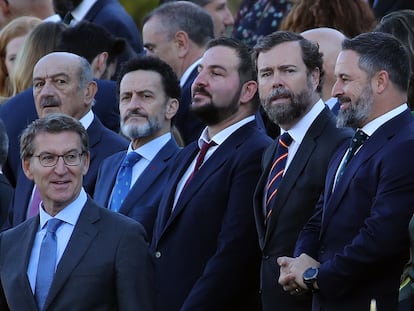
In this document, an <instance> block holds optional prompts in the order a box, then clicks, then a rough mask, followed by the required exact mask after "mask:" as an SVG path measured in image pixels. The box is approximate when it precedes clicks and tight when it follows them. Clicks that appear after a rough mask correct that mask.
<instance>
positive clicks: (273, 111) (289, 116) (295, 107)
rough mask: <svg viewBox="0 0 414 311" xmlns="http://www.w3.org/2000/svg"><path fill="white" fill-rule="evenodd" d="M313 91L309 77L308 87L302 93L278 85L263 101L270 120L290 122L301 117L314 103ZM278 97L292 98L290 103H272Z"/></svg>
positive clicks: (277, 122)
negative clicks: (312, 101)
mask: <svg viewBox="0 0 414 311" xmlns="http://www.w3.org/2000/svg"><path fill="white" fill-rule="evenodd" d="M312 93H313V90H312V86H311V84H310V80H309V79H308V84H307V88H306V89H304V90H303V91H302V92H300V93H297V94H295V93H293V92H291V91H289V90H288V89H286V88H284V87H278V88H276V89H273V90H272V92H271V93H270V94H269V95H268V96H267V97H266V98H265V99H264V100H262V101H261V102H262V106H263V109H264V111H265V112H266V113H267V115H268V117H269V119H270V120H272V121H273V122H274V123H276V124H277V125H283V124H290V123H292V122H293V121H295V120H297V119H299V118H300V117H301V116H302V115H303V114H304V112H305V111H307V109H308V108H309V106H310V105H311V104H312V103H311V98H312V97H313V96H312ZM277 98H290V103H288V104H276V105H272V101H273V100H275V99H277Z"/></svg>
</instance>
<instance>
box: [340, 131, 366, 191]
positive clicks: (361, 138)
mask: <svg viewBox="0 0 414 311" xmlns="http://www.w3.org/2000/svg"><path fill="white" fill-rule="evenodd" d="M367 139H368V135H367V134H365V133H364V132H363V131H362V130H357V131H356V132H355V134H354V136H353V137H352V139H351V143H350V144H349V148H348V150H347V152H346V156H345V159H344V161H343V162H342V165H341V166H340V168H339V170H338V174H336V180H335V185H336V184H337V183H338V181H339V180H340V179H341V177H342V175H343V174H344V171H345V168H346V166H347V165H348V163H349V161H351V159H352V157H353V156H354V155H355V153H356V152H357V150H358V149H359V147H361V146H362V145H363V143H365V141H366V140H367Z"/></svg>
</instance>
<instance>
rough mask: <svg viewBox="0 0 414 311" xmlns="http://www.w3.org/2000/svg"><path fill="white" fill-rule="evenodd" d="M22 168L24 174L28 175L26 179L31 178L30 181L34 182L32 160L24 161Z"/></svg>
mask: <svg viewBox="0 0 414 311" xmlns="http://www.w3.org/2000/svg"><path fill="white" fill-rule="evenodd" d="M22 168H23V172H24V174H25V175H26V177H27V178H29V179H30V180H33V179H34V177H33V174H32V171H31V167H30V158H29V159H24V160H22Z"/></svg>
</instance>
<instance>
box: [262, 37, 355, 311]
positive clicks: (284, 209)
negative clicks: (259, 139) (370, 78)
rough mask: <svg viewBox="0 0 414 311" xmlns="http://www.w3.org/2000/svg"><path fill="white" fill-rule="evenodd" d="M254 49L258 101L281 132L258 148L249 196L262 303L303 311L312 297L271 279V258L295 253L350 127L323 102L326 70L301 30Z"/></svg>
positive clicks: (274, 275) (275, 270) (275, 309)
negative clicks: (258, 165) (339, 124)
mask: <svg viewBox="0 0 414 311" xmlns="http://www.w3.org/2000/svg"><path fill="white" fill-rule="evenodd" d="M255 52H256V53H255V58H256V66H257V71H258V85H259V96H260V100H261V103H262V106H263V108H264V110H265V111H266V113H267V114H268V116H269V119H271V120H272V121H273V122H274V123H276V124H277V125H278V126H280V128H281V135H280V136H279V137H278V138H277V139H276V140H275V141H274V143H273V144H272V145H271V146H270V147H269V148H268V149H267V150H266V152H265V153H264V156H263V159H262V175H261V177H260V180H259V182H258V184H257V187H256V192H255V196H254V212H255V219H256V227H257V232H258V236H259V243H260V248H261V251H262V255H263V256H262V263H261V300H262V307H263V310H264V311H267V310H272V311H280V310H286V311H302V310H303V311H305V310H306V311H307V310H309V309H310V306H311V299H310V297H306V296H304V297H300V298H299V297H296V296H294V295H290V294H289V293H286V292H284V291H283V288H282V287H281V286H280V285H279V284H278V283H277V280H278V278H279V266H278V264H277V262H276V259H277V258H278V257H279V256H291V255H292V254H293V250H294V247H295V243H296V239H297V237H298V235H299V232H300V230H301V229H302V227H303V225H304V224H305V223H306V222H307V220H308V219H309V217H310V216H311V215H312V212H313V209H314V207H315V205H316V202H317V200H318V198H319V196H320V194H321V192H322V190H323V185H324V180H325V174H326V170H327V166H328V161H329V159H330V157H331V155H332V154H333V152H334V151H335V150H336V149H337V147H338V146H339V145H340V144H341V143H343V142H344V141H345V140H346V139H348V138H349V137H350V136H351V135H352V131H351V130H349V129H347V130H344V129H338V128H336V126H335V122H336V120H335V116H334V115H333V114H332V113H331V111H330V110H329V108H328V107H327V106H326V105H325V104H324V103H323V101H322V100H321V96H320V91H321V87H322V85H321V81H322V78H323V74H324V73H323V69H322V54H321V53H320V52H319V50H318V46H317V45H316V44H314V43H312V42H310V41H308V40H306V39H304V38H303V37H302V36H301V35H299V34H296V33H293V32H284V31H283V32H282V31H278V32H275V33H273V34H270V35H268V36H266V37H264V38H263V39H261V40H260V41H259V42H258V43H257V45H256V47H255ZM279 141H280V142H279ZM281 150H283V152H282V153H281ZM281 164H282V165H281Z"/></svg>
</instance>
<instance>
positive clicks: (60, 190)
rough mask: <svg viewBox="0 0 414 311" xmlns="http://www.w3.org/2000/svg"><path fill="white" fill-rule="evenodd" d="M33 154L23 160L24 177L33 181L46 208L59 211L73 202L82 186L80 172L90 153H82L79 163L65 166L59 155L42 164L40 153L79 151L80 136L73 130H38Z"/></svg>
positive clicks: (83, 172)
mask: <svg viewBox="0 0 414 311" xmlns="http://www.w3.org/2000/svg"><path fill="white" fill-rule="evenodd" d="M33 143H34V156H33V157H31V158H29V159H26V160H23V162H22V165H23V170H24V173H25V174H26V176H27V177H28V178H29V179H31V180H33V181H34V182H35V184H36V186H37V188H38V190H39V193H40V195H41V198H42V201H43V205H44V207H45V209H46V210H47V211H51V210H55V211H56V210H61V209H63V208H65V207H66V206H67V205H68V204H70V203H71V202H73V201H74V200H75V199H76V198H77V196H78V195H79V192H80V190H81V188H82V180H83V175H85V174H86V173H87V171H88V168H89V154H88V153H85V154H84V155H83V156H82V158H81V164H80V165H78V166H67V165H66V164H65V163H64V162H63V159H62V158H61V157H60V158H59V160H58V162H57V164H56V165H55V166H52V167H44V166H42V165H41V164H40V162H39V158H38V157H36V156H37V155H39V154H43V153H50V154H55V155H63V154H66V153H68V152H71V151H77V152H79V153H82V144H81V139H80V137H79V135H78V134H77V133H75V132H70V131H65V132H61V133H46V132H41V133H39V134H37V135H36V137H35V139H34V142H33Z"/></svg>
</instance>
